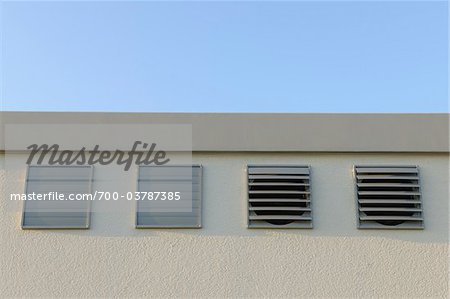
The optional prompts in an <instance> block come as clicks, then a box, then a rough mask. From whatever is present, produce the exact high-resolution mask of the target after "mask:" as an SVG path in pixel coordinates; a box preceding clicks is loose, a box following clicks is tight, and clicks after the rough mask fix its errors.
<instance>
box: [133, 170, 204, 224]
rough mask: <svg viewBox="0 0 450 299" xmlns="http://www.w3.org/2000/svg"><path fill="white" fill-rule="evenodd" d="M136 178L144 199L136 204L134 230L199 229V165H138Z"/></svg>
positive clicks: (200, 182)
mask: <svg viewBox="0 0 450 299" xmlns="http://www.w3.org/2000/svg"><path fill="white" fill-rule="evenodd" d="M138 175H139V177H138V191H139V192H141V193H142V194H145V197H143V198H142V200H139V201H137V212H136V228H201V226H202V219H201V216H202V214H201V213H202V210H201V209H202V166H201V165H164V166H140V167H139V174H138ZM169 194H171V195H169ZM149 196H151V197H149ZM157 196H159V198H158V197H157ZM170 196H172V197H170ZM177 196H179V197H178V199H177Z"/></svg>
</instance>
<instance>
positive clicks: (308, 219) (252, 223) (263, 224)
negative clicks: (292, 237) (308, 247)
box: [245, 164, 313, 229]
mask: <svg viewBox="0 0 450 299" xmlns="http://www.w3.org/2000/svg"><path fill="white" fill-rule="evenodd" d="M258 168H259V169H264V168H269V169H270V168H273V169H278V170H279V169H283V168H286V170H287V169H289V168H292V169H295V168H298V169H299V170H300V169H303V170H304V172H305V173H304V175H303V176H305V178H301V179H298V180H300V182H301V183H299V184H302V185H303V184H306V185H305V187H304V190H303V191H300V192H306V193H299V194H304V195H303V196H304V197H305V198H291V199H292V200H295V199H298V200H300V202H299V203H304V204H305V206H302V207H297V208H299V209H301V208H304V209H305V211H304V213H306V215H305V216H302V215H303V214H304V213H302V214H301V215H300V216H302V217H304V218H305V219H297V220H292V222H290V223H287V224H273V223H270V222H268V221H266V220H264V219H263V218H267V216H270V215H265V216H266V217H264V215H261V216H260V219H251V218H252V216H253V217H255V216H256V217H258V215H254V214H255V212H254V211H253V212H252V210H251V208H255V207H252V205H251V194H250V191H251V190H250V189H251V186H250V184H251V183H260V182H250V179H251V178H250V175H251V174H252V173H251V172H252V169H258ZM285 173H286V176H289V175H294V174H295V172H291V173H289V171H286V172H285ZM253 174H255V173H253ZM277 175H279V176H283V173H278V174H277ZM245 180H246V181H245V186H246V190H245V193H246V210H247V211H246V214H247V215H246V216H247V228H249V229H258V228H262V229H267V228H273V229H312V228H313V201H312V188H311V166H310V165H301V164H247V165H246V167H245ZM286 180H289V178H286ZM305 181H307V183H305ZM268 183H270V182H268ZM272 183H273V182H272ZM261 186H265V185H261ZM269 186H270V185H269ZM272 186H274V185H272ZM253 191H258V190H253ZM277 191H288V190H277ZM268 199H271V198H268ZM268 202H270V203H271V201H268ZM286 202H287V201H286ZM291 207H292V206H291ZM262 208H264V207H262ZM279 208H282V206H280V207H279ZM286 208H287V207H286ZM279 216H283V215H279ZM286 216H287V217H289V216H288V215H286ZM258 218H259V217H258ZM282 218H283V217H280V219H276V218H274V219H268V220H275V221H276V220H282ZM289 220H291V219H289Z"/></svg>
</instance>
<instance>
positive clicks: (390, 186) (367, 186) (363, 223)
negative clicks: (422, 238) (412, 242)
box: [355, 166, 423, 229]
mask: <svg viewBox="0 0 450 299" xmlns="http://www.w3.org/2000/svg"><path fill="white" fill-rule="evenodd" d="M355 175H356V187H357V195H358V196H357V198H358V213H359V217H358V219H359V227H360V228H386V229H401V228H403V229H406V228H410V229H422V228H423V218H422V202H421V192H420V180H419V169H418V167H416V166H389V167H375V166H355Z"/></svg>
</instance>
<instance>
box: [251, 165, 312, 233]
mask: <svg viewBox="0 0 450 299" xmlns="http://www.w3.org/2000/svg"><path fill="white" fill-rule="evenodd" d="M247 175H248V227H249V228H312V213H311V191H310V190H311V186H310V168H309V166H276V165H269V166H268V165H261V166H256V165H249V166H248V167H247Z"/></svg>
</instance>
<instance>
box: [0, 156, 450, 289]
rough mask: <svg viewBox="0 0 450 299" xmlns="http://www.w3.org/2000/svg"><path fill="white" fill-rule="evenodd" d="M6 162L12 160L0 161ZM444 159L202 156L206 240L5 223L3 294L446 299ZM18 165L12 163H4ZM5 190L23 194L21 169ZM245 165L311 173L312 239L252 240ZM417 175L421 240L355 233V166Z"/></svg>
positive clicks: (199, 235)
mask: <svg viewBox="0 0 450 299" xmlns="http://www.w3.org/2000/svg"><path fill="white" fill-rule="evenodd" d="M3 157H4V156H3ZM448 158H449V157H448V155H447V154H412V153H411V154H402V153H398V154H355V153H353V154H332V153H329V154H315V153H283V154H281V153H196V154H194V155H193V162H194V163H199V164H202V165H203V167H204V169H203V171H204V172H203V228H202V229H197V230H195V229H187V230H182V229H171V230H168V229H166V230H164V229H151V230H136V229H134V227H133V224H134V218H133V216H134V215H133V209H132V207H131V206H130V209H129V210H124V211H123V212H122V213H121V214H110V213H109V214H98V215H93V217H92V222H91V229H90V230H85V231H77V230H59V231H36V230H35V231H22V230H21V229H20V214H19V213H18V212H17V211H13V210H11V208H10V207H6V206H7V203H6V199H5V198H2V200H1V202H0V204H1V207H0V208H1V217H0V227H1V232H0V244H1V245H0V246H1V255H0V262H1V264H0V271H1V280H0V281H1V283H0V293H1V294H2V297H15V296H28V297H30V296H33V297H34V296H58V297H60V296H72V297H80V296H90V297H94V296H95V297H99V296H103V297H105V296H107V297H109V296H158V297H187V296H189V297H191V296H195V297H237V296H245V297H261V296H266V297H269V296H271V297H279V296H283V297H294V296H301V297H360V296H365V297H369V296H390V297H411V296H413V297H427V296H434V297H447V296H448V261H449V257H448V224H449V223H448V218H449V210H448V200H449V190H448V188H449V184H448V172H449V164H448ZM14 159H16V157H14V156H8V160H14ZM1 163H2V171H1V173H0V184H1V185H0V186H1V187H2V189H3V190H4V191H5V192H6V193H11V192H22V191H23V184H24V180H25V167H22V168H20V167H19V169H18V171H13V172H11V173H8V179H6V174H5V170H3V169H4V166H5V162H4V161H2V162H1ZM247 163H274V164H277V163H292V164H309V165H311V167H312V192H313V209H314V210H313V213H314V214H313V215H314V216H313V217H314V229H312V230H298V229H297V230H295V229H292V230H274V229H272V230H271V229H263V230H249V229H247V228H246V211H245V207H246V203H245V177H244V172H243V169H244V167H245V165H246V164H247ZM380 163H382V164H395V165H397V164H414V165H419V166H420V172H421V179H422V191H423V208H424V217H425V226H426V228H425V230H423V231H414V230H412V231H408V230H398V231H392V230H358V229H357V228H356V206H355V193H354V192H355V190H354V181H353V177H352V166H353V165H354V164H380ZM135 180H136V177H135V172H134V174H133V172H129V173H126V172H123V171H122V170H121V169H120V168H114V167H113V168H99V167H96V169H95V182H94V188H96V189H98V190H103V191H107V190H108V189H113V190H109V191H119V192H124V193H125V192H127V191H134V190H135V185H136V183H135Z"/></svg>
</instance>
